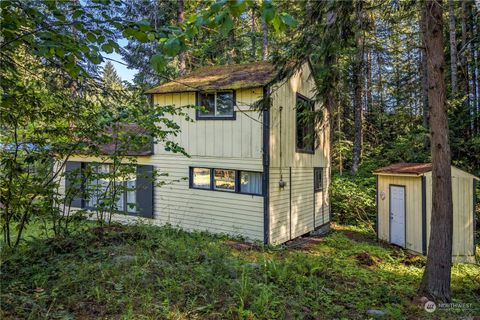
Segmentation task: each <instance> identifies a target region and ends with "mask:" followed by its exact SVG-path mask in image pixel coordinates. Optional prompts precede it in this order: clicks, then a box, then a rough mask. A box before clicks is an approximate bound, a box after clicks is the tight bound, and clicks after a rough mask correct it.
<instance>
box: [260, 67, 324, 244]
mask: <svg viewBox="0 0 480 320" xmlns="http://www.w3.org/2000/svg"><path fill="white" fill-rule="evenodd" d="M271 91H272V93H273V94H272V101H273V102H272V106H271V109H270V136H269V140H270V148H269V153H270V163H269V165H270V168H269V172H270V193H269V195H270V199H269V214H270V241H271V242H272V243H281V242H284V241H286V240H289V239H291V238H295V237H297V236H300V235H302V234H305V233H307V232H309V231H312V230H313V229H314V225H313V220H314V218H313V217H314V214H315V225H316V226H319V225H320V224H319V221H323V222H324V223H326V222H328V218H329V207H328V185H329V183H330V169H329V168H330V160H329V159H330V158H329V152H330V150H329V147H330V146H329V132H330V131H329V126H328V122H327V121H326V120H327V114H326V111H323V113H324V115H325V116H324V121H323V122H320V123H318V126H317V128H316V133H317V134H318V142H317V143H316V144H317V146H316V150H315V154H307V153H298V152H296V145H295V143H296V141H295V132H296V128H295V126H296V123H295V107H296V94H297V93H300V94H302V95H303V96H305V97H308V98H312V99H314V95H315V83H314V80H313V78H312V77H311V70H310V67H309V65H308V64H307V63H305V64H304V65H303V67H302V68H301V70H299V72H297V73H296V74H295V75H293V76H292V77H291V78H289V79H288V80H287V81H285V82H283V83H279V84H277V85H275V86H273V87H272V88H271ZM315 110H322V106H321V104H320V102H317V103H316V104H315ZM314 167H324V168H325V172H326V174H325V175H324V184H325V185H326V187H324V192H322V193H320V194H315V195H314V193H313V168H314ZM290 168H291V170H292V181H289V170H290ZM280 172H282V173H283V180H284V181H285V182H287V185H286V187H285V188H284V189H280V188H279V187H278V182H279V180H280ZM290 193H291V199H290ZM314 196H315V206H316V208H315V211H314V207H313V206H314ZM290 205H291V208H290ZM317 216H318V219H317ZM290 219H291V221H290ZM290 224H291V226H290ZM290 227H291V237H290Z"/></svg>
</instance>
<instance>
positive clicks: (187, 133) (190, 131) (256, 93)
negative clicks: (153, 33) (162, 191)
mask: <svg viewBox="0 0 480 320" xmlns="http://www.w3.org/2000/svg"><path fill="white" fill-rule="evenodd" d="M262 97H263V89H262V88H252V89H241V90H237V91H236V104H237V107H236V108H235V110H237V111H236V119H235V120H198V121H193V122H191V121H187V120H185V118H184V117H182V116H174V117H172V119H173V120H174V121H175V122H176V123H177V124H179V125H180V127H181V129H182V131H181V132H180V134H179V135H178V137H175V138H174V139H173V140H174V141H175V142H178V143H179V144H180V146H182V147H183V148H185V150H186V151H187V153H188V154H190V155H192V156H207V157H222V158H225V157H226V158H243V159H247V158H255V159H259V160H261V158H262V116H261V113H259V112H257V111H253V110H250V107H251V105H252V104H253V103H254V102H255V101H257V100H259V99H261V98H262ZM153 102H154V103H155V104H157V105H160V106H167V105H174V106H176V107H183V106H189V105H190V106H193V105H195V93H194V92H183V93H163V94H154V95H153ZM240 110H241V111H240ZM184 112H187V113H188V115H189V117H190V118H192V119H195V109H194V108H185V109H184ZM252 118H253V119H255V120H252ZM256 120H257V121H256ZM155 154H156V155H159V154H169V152H168V151H165V150H164V146H163V145H161V144H157V145H155Z"/></svg>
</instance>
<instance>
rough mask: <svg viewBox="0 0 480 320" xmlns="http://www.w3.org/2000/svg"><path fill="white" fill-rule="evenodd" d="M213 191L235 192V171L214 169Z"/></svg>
mask: <svg viewBox="0 0 480 320" xmlns="http://www.w3.org/2000/svg"><path fill="white" fill-rule="evenodd" d="M214 171H215V175H214V189H215V190H224V191H231V192H235V170H225V169H214Z"/></svg>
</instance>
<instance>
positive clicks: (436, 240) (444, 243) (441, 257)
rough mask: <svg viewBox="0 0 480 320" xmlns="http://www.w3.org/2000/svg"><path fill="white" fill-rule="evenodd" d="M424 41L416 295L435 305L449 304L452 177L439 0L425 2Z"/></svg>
mask: <svg viewBox="0 0 480 320" xmlns="http://www.w3.org/2000/svg"><path fill="white" fill-rule="evenodd" d="M424 5H425V6H426V10H425V11H424V13H426V14H424V15H423V17H422V19H424V24H423V26H424V28H425V29H424V30H423V32H424V39H425V51H426V57H427V69H428V103H429V108H430V133H431V139H432V143H431V152H432V164H433V168H432V214H431V222H430V230H431V232H430V243H429V246H428V255H427V265H426V267H425V271H424V273H423V278H422V282H421V284H420V288H419V291H418V292H419V294H421V295H424V296H426V297H428V298H429V299H432V300H434V301H436V302H450V278H451V274H450V272H451V268H452V231H453V205H452V176H451V154H450V146H449V143H448V117H447V103H446V94H445V91H446V90H445V80H444V77H443V76H444V75H443V70H444V67H445V60H444V56H443V33H442V30H443V21H442V14H443V10H442V1H441V0H427V1H425V2H424Z"/></svg>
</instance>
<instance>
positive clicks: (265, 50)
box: [262, 18, 268, 61]
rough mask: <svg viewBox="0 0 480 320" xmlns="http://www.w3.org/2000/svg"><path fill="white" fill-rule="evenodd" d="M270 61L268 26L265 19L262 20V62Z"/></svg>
mask: <svg viewBox="0 0 480 320" xmlns="http://www.w3.org/2000/svg"><path fill="white" fill-rule="evenodd" d="M267 60H268V26H267V22H266V21H265V18H264V19H262V61H267Z"/></svg>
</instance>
